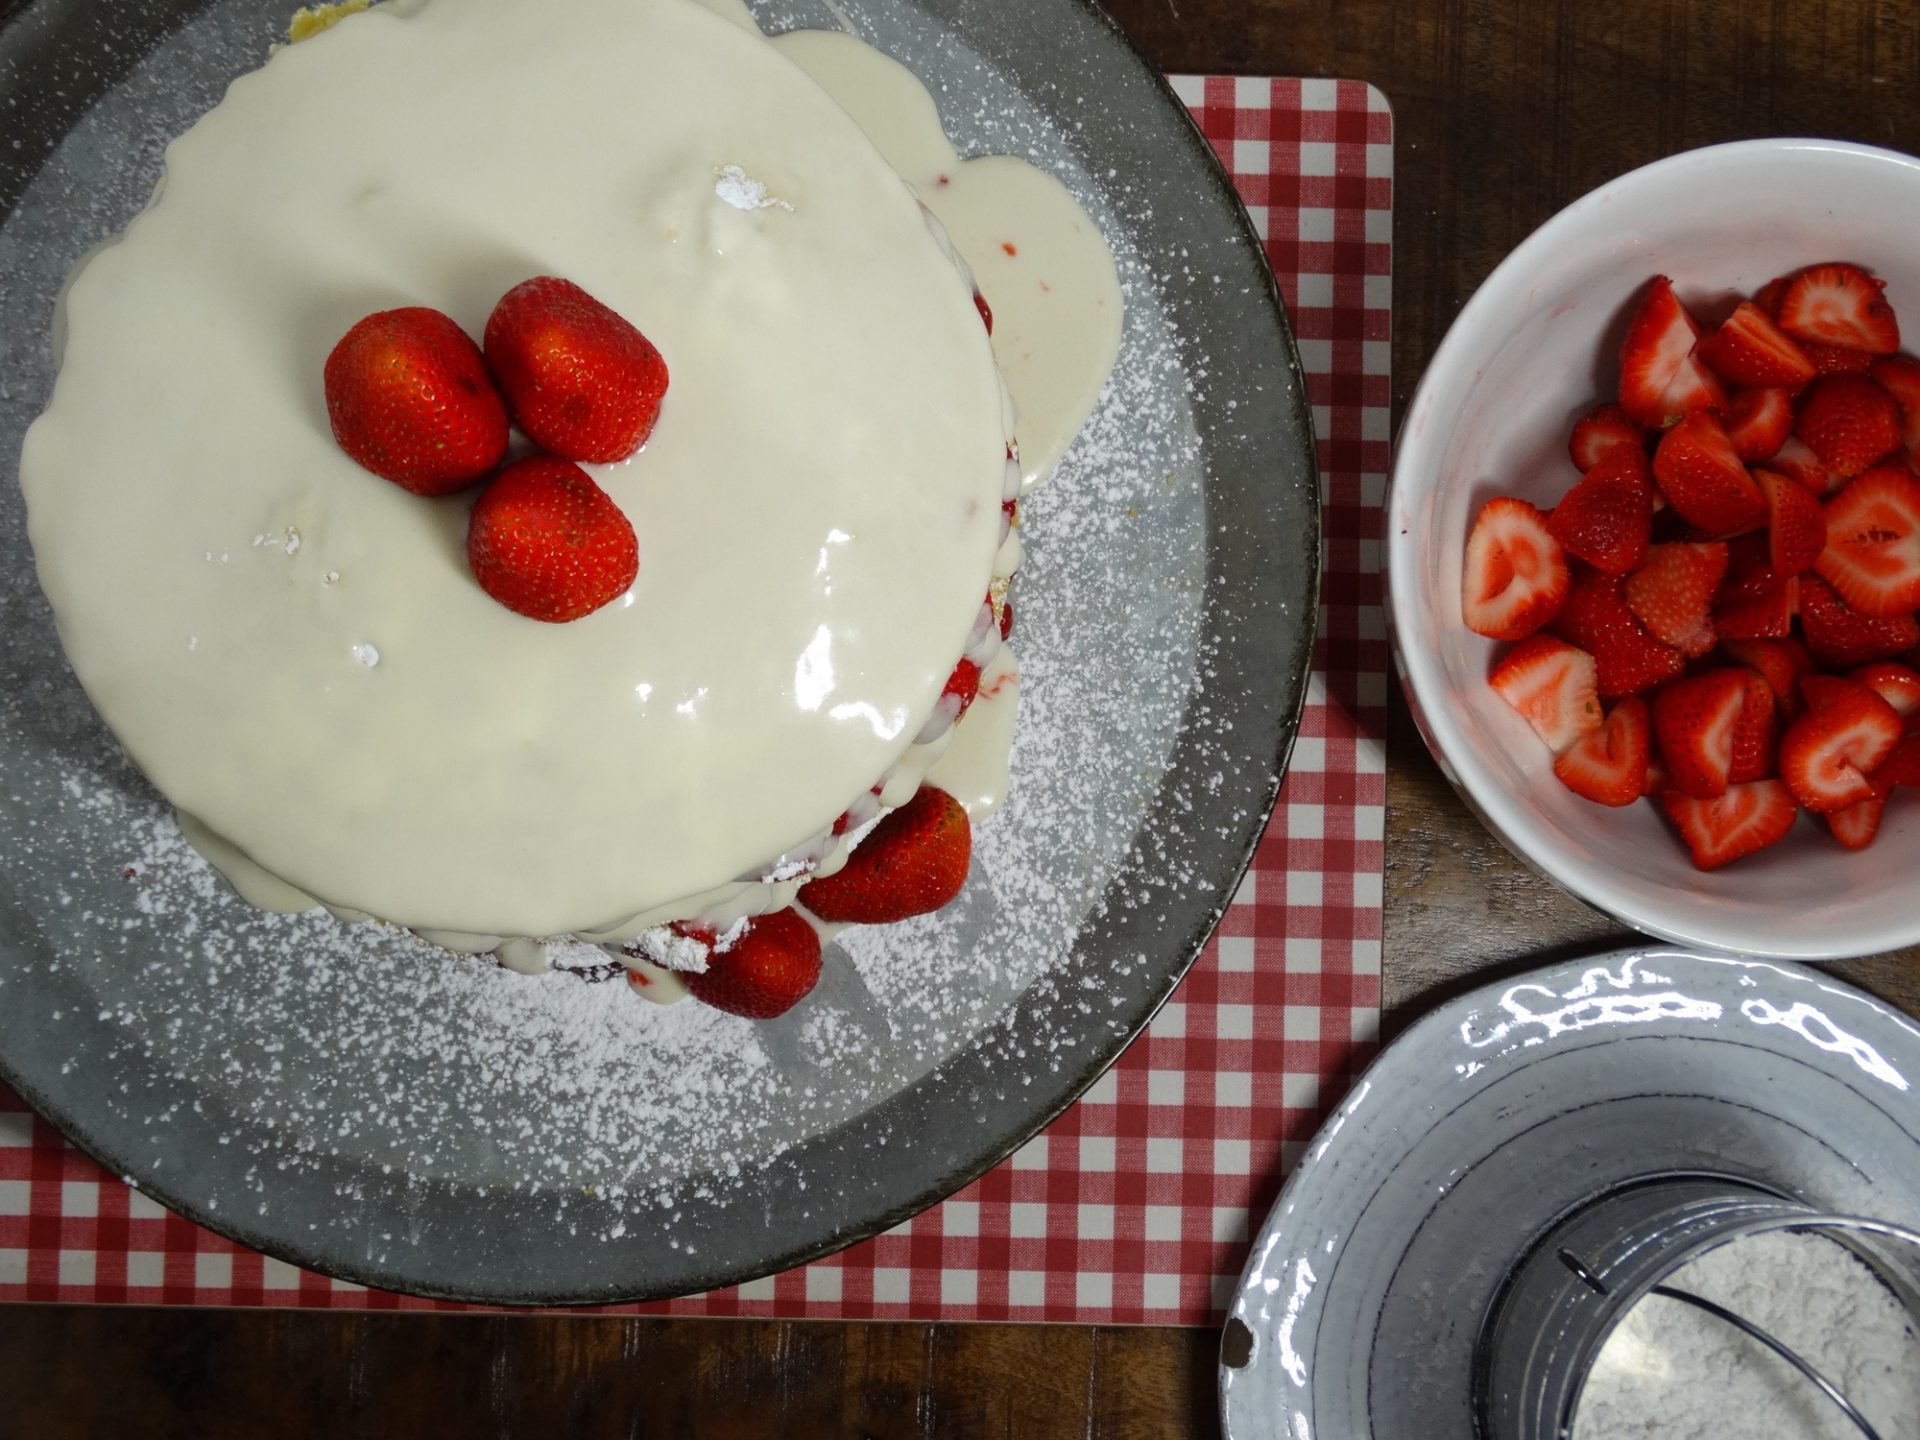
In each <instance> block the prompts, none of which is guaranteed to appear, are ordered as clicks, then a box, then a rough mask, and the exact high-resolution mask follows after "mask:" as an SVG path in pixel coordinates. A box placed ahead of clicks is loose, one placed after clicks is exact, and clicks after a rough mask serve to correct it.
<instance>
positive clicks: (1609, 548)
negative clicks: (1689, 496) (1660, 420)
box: [1547, 446, 1653, 575]
mask: <svg viewBox="0 0 1920 1440" xmlns="http://www.w3.org/2000/svg"><path fill="white" fill-rule="evenodd" d="M1547 528H1548V529H1549V530H1551V531H1552V532H1553V537H1554V539H1556V540H1558V541H1559V542H1560V545H1561V548H1562V549H1564V550H1565V551H1566V552H1567V553H1568V554H1569V555H1573V556H1577V557H1578V558H1580V559H1582V560H1584V561H1586V562H1587V563H1588V564H1589V565H1591V566H1593V567H1594V568H1595V569H1596V570H1604V571H1606V572H1607V574H1609V575H1624V574H1626V573H1627V571H1629V570H1631V569H1633V567H1634V566H1636V565H1638V564H1639V563H1640V558H1641V557H1642V556H1643V555H1645V554H1646V553H1647V540H1648V537H1649V536H1650V535H1651V534H1652V532H1653V481H1652V479H1651V478H1650V477H1649V476H1648V474H1647V457H1646V455H1645V453H1644V452H1642V451H1641V450H1640V449H1639V448H1638V447H1637V446H1623V447H1619V448H1616V449H1615V450H1614V451H1613V453H1612V454H1610V455H1608V456H1607V457H1606V458H1604V459H1603V460H1601V462H1600V463H1599V464H1598V465H1596V466H1594V467H1593V469H1591V470H1589V471H1588V472H1587V473H1586V474H1585V475H1584V476H1582V477H1581V478H1580V480H1579V482H1578V483H1577V484H1576V485H1575V486H1574V487H1573V488H1572V489H1571V490H1569V491H1567V493H1566V494H1565V495H1564V496H1562V497H1561V500H1560V503H1559V504H1558V505H1556V506H1554V507H1553V514H1552V515H1550V516H1548V517H1547Z"/></svg>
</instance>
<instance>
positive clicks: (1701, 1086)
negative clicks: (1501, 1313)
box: [1220, 948, 1920, 1440]
mask: <svg viewBox="0 0 1920 1440" xmlns="http://www.w3.org/2000/svg"><path fill="white" fill-rule="evenodd" d="M1916 1086H1920V1027H1916V1026H1915V1024H1914V1023H1913V1021H1912V1020H1910V1019H1909V1018H1908V1017H1906V1016H1904V1015H1901V1014H1900V1013H1898V1012H1897V1011H1894V1010H1891V1009H1889V1008H1888V1007H1887V1006H1885V1005H1882V1004H1881V1003H1880V1002H1879V1001H1877V1000H1874V999H1873V998H1872V997H1871V996H1868V995H1864V994H1862V993H1861V992H1860V991H1858V990H1854V989H1851V988H1850V987H1848V986H1845V985H1841V984H1837V983H1835V982H1834V981H1833V980H1831V979H1829V978H1827V977H1826V976H1824V975H1821V974H1819V973H1817V972H1815V971H1812V970H1806V969H1802V968H1800V967H1798V966H1795V965H1789V964H1783V963H1777V962H1771V961H1757V960H1743V959H1738V958H1734V957H1729V956H1709V955H1695V954H1688V953H1685V952H1681V951H1675V950H1669V949H1659V948H1652V949H1643V950H1622V951H1618V952H1616V953H1614V954H1611V955H1604V956H1597V957H1595V958H1593V959H1591V960H1586V961H1579V962H1572V963H1568V964H1565V965H1560V966H1557V967H1555V968H1553V969H1549V970H1542V971H1538V972H1536V973H1535V974H1532V975H1528V976H1525V977H1523V978H1521V979H1519V980H1514V981H1507V982H1503V983H1500V984H1497V985H1490V986H1488V987H1486V988H1485V989H1482V990H1476V991H1474V992H1473V993H1472V994H1470V995H1467V996H1464V997H1462V998H1461V999H1458V1000H1455V1001H1453V1002H1451V1003H1449V1004H1447V1005H1444V1006H1442V1007H1441V1008H1440V1009H1438V1010H1436V1011H1435V1012H1434V1013H1432V1014H1430V1015H1427V1016H1425V1017H1423V1018H1422V1019H1421V1020H1420V1021H1419V1023H1418V1024H1416V1025H1415V1026H1414V1027H1413V1028H1412V1029H1410V1030H1408V1031H1407V1032H1406V1034H1404V1035H1403V1036H1401V1037H1400V1038H1399V1039H1398V1040H1397V1041H1395V1042H1394V1043H1393V1045H1391V1046H1390V1047H1389V1048H1388V1049H1387V1050H1386V1052H1385V1053H1384V1054H1383V1055H1381V1057H1380V1059H1379V1060H1378V1061H1376V1062H1375V1063H1374V1065H1373V1066H1372V1067H1371V1068H1370V1069H1369V1070H1368V1071H1367V1073H1366V1075H1365V1076H1363V1077H1362V1079H1361V1081H1360V1083H1359V1084H1358V1085H1357V1086H1355V1088H1354V1091H1353V1093H1352V1095H1350V1096H1349V1097H1348V1098H1347V1100H1346V1101H1345V1102H1344V1103H1343V1104H1342V1105H1341V1107H1340V1109H1339V1111H1338V1112H1337V1113H1336V1114H1335V1115H1334V1116H1333V1118H1332V1119H1331V1120H1329V1121H1328V1122H1327V1124H1326V1126H1325V1127H1324V1128H1323V1129H1322V1130H1321V1132H1320V1134H1319V1135H1318V1137H1316V1138H1315V1140H1314V1141H1313V1143H1312V1145H1311V1146H1309V1147H1308V1151H1307V1157H1306V1159H1305V1160H1304V1161H1302V1162H1301V1164H1300V1167H1299V1169H1297V1170H1296V1171H1294V1173H1293V1175H1292V1176H1291V1178H1289V1180H1288V1181H1287V1184H1286V1188H1285V1189H1283V1190H1282V1191H1281V1193H1280V1198H1279V1199H1278V1200H1277V1201H1276V1202H1275V1204H1274V1208H1273V1212H1272V1214H1270V1215H1269V1216H1268V1217H1267V1222H1266V1224H1265V1226H1264V1227H1263V1228H1262V1230H1261V1232H1260V1234H1259V1236H1258V1238H1257V1239H1256V1240H1255V1241H1254V1247H1253V1256H1252V1259H1251V1260H1250V1262H1249V1263H1248V1266H1247V1270H1246V1273H1245V1274H1244V1275H1243V1276H1242V1277H1241V1282H1240V1288H1239V1290H1238V1291H1237V1292H1236V1293H1235V1296H1234V1301H1233V1306H1232V1310H1231V1312H1230V1314H1229V1317H1228V1321H1227V1334H1226V1338H1225V1341H1224V1342H1223V1345H1222V1351H1221V1353H1222V1361H1223V1363H1222V1365H1221V1368H1220V1408H1221V1415H1222V1421H1223V1424H1224V1425H1225V1428H1226V1432H1227V1434H1228V1436H1229V1437H1231V1440H1296V1437H1299V1436H1306V1435H1339V1436H1350V1437H1355V1440H1364V1437H1369V1436H1380V1437H1382V1440H1389V1437H1390V1440H1402V1437H1405V1436H1409V1435H1418V1436H1421V1437H1423V1440H1471V1437H1473V1436H1474V1435H1475V1433H1476V1430H1475V1427H1474V1423H1473V1419H1472V1413H1471V1394H1472V1389H1471V1387H1472V1382H1473V1373H1474V1367H1473V1360H1474V1347H1475V1342H1476V1340H1477V1338H1478V1335H1479V1327H1480V1321H1481V1317H1482V1316H1483V1315H1484V1314H1485V1313H1486V1311H1487V1308H1488V1305H1489V1303H1490V1302H1491V1301H1492V1299H1493V1297H1494V1294H1495V1292H1496V1290H1497V1289H1498V1288H1499V1287H1500V1285H1501V1283H1502V1282H1503V1281H1504V1280H1505V1278H1506V1277H1507V1275H1508V1273H1509V1272H1510V1271H1511V1270H1512V1268H1513V1266H1514V1265H1515V1264H1516V1263H1517V1262H1518V1261H1519V1259H1520V1258H1521V1256H1522V1255H1523V1254H1524V1253H1525V1252H1526V1251H1527V1250H1528V1249H1529V1248H1531V1246H1532V1243H1533V1242H1534V1240H1535V1239H1536V1238H1537V1237H1538V1236H1540V1235H1541V1234H1542V1233H1543V1232H1544V1231H1546V1230H1547V1229H1548V1228H1549V1227H1550V1226H1551V1224H1552V1223H1554V1222H1555V1221H1557V1220H1559V1219H1560V1218H1561V1217H1563V1216H1564V1215H1566V1214H1567V1213H1569V1212H1570V1211H1572V1210H1573V1209H1575V1208H1576V1207H1577V1206H1578V1205H1579V1204H1580V1203H1581V1202H1583V1201H1585V1200H1588V1199H1590V1198H1592V1197H1594V1196H1597V1195H1599V1194H1601V1193H1603V1192H1605V1191H1608V1190H1611V1189H1613V1188H1615V1187H1617V1186H1620V1185H1623V1184H1625V1183H1627V1182H1629V1181H1632V1180H1636V1179H1640V1178H1643V1177H1646V1176H1649V1175H1654V1174H1659V1173H1662V1172H1673V1171H1678V1172H1691V1173H1698V1172H1712V1173H1715V1174H1720V1175H1728V1176H1732V1177H1735V1178H1739V1179H1745V1180H1748V1181H1752V1182H1755V1183H1758V1184H1760V1185H1762V1186H1763V1187H1765V1188H1767V1189H1770V1190H1772V1191H1775V1192H1777V1193H1779V1194H1782V1195H1785V1196H1787V1197H1789V1198H1792V1199H1796V1200H1800V1201H1803V1202H1805V1203H1807V1204H1810V1205H1812V1206H1814V1207H1815V1208H1817V1209H1820V1210H1824V1211H1830V1212H1835V1213H1842V1214H1854V1215H1868V1216H1874V1217H1877V1218H1879V1219H1882V1220H1887V1221H1891V1222H1894V1223H1896V1224H1902V1225H1906V1226H1909V1227H1911V1226H1913V1225H1915V1224H1916V1223H1917V1222H1920V1094H1916Z"/></svg>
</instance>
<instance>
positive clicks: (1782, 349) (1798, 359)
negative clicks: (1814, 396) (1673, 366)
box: [1694, 300, 1813, 390]
mask: <svg viewBox="0 0 1920 1440" xmlns="http://www.w3.org/2000/svg"><path fill="white" fill-rule="evenodd" d="M1694 353H1695V355H1696V356H1697V357H1698V358H1699V359H1700V360H1701V361H1703V362H1704V363H1705V364H1706V365H1707V366H1708V367H1709V368H1710V369H1711V370H1712V371H1713V373H1714V374H1716V375H1718V376H1719V377H1720V378H1721V379H1722V380H1725V381H1726V382H1727V383H1728V384H1730V385H1741V386H1781V387H1783V388H1785V389H1788V390H1798V389H1799V388H1800V387H1801V386H1802V385H1804V384H1806V383H1807V382H1808V381H1809V380H1811V379H1813V362H1812V361H1810V360H1808V359H1807V357H1806V355H1805V354H1803V353H1802V352H1801V349H1800V347H1799V346H1798V345H1796V344H1794V342H1793V340H1792V339H1791V338H1790V337H1789V336H1788V335H1786V334H1785V333H1783V332H1782V331H1781V329H1780V327H1779V326H1778V325H1775V324H1774V323H1773V320H1772V318H1771V317H1770V316H1769V315H1768V314H1767V312H1766V311H1765V310H1763V309H1761V308H1760V306H1758V305H1756V304H1754V303H1753V302H1752V301H1750V300H1743V301H1741V302H1740V305H1739V306H1738V307H1737V308H1736V309H1735V310H1734V312H1733V314H1731V315H1729V316H1728V317H1727V319H1726V322H1725V323H1724V324H1722V325H1721V327H1720V328H1719V329H1718V330H1716V331H1714V332H1713V334H1711V335H1709V336H1707V337H1706V339H1704V340H1702V341H1701V342H1700V348H1699V349H1698V350H1696V351H1695V352H1694Z"/></svg>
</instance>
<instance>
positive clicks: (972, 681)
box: [940, 655, 980, 721]
mask: <svg viewBox="0 0 1920 1440" xmlns="http://www.w3.org/2000/svg"><path fill="white" fill-rule="evenodd" d="M979 693H980V667H979V666H978V665H976V664H974V662H973V661H971V660H969V659H967V657H966V656H964V655H962V656H961V657H960V663H959V664H957V665H955V666H954V667H953V673H952V674H951V675H949V676H948V677H947V684H946V688H945V689H943V690H942V691H941V692H940V698H941V699H942V700H944V699H946V697H947V696H949V695H952V696H955V697H956V698H957V699H958V700H959V702H960V708H959V709H958V710H956V711H954V712H953V718H954V719H955V720H956V721H957V720H958V719H959V718H960V717H961V716H962V715H964V714H966V713H967V709H968V707H969V706H971V705H972V704H973V699H974V696H976V695H978V694H979Z"/></svg>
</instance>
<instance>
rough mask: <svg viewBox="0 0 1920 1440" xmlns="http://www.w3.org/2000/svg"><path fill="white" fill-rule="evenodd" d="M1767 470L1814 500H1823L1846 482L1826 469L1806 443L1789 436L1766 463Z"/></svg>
mask: <svg viewBox="0 0 1920 1440" xmlns="http://www.w3.org/2000/svg"><path fill="white" fill-rule="evenodd" d="M1767 468H1768V469H1769V470H1771V471H1773V472H1774V473H1775V474H1778V475H1784V476H1786V477H1787V478H1788V479H1789V480H1791V481H1793V482H1794V484H1796V485H1798V486H1799V487H1800V488H1801V489H1802V490H1804V491H1806V492H1807V493H1808V494H1809V495H1811V496H1813V497H1814V498H1815V499H1816V500H1820V499H1825V498H1826V497H1827V496H1828V495H1831V494H1832V493H1833V492H1834V491H1835V490H1838V489H1839V488H1840V487H1841V486H1842V485H1844V484H1846V483H1847V482H1846V481H1845V480H1843V479H1841V478H1840V476H1838V475H1836V474H1834V473H1833V472H1832V471H1831V470H1829V469H1827V467H1826V464H1825V462H1823V461H1822V460H1821V459H1820V457H1819V456H1818V455H1816V454H1814V453H1813V451H1811V450H1809V449H1808V448H1807V446H1806V443H1805V442H1804V441H1801V440H1796V439H1794V438H1793V436H1791V435H1789V436H1788V437H1787V438H1786V440H1785V441H1784V442H1782V444H1781V446H1780V448H1779V449H1778V450H1777V451H1775V452H1774V455H1773V458H1772V459H1771V460H1769V461H1767Z"/></svg>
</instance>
